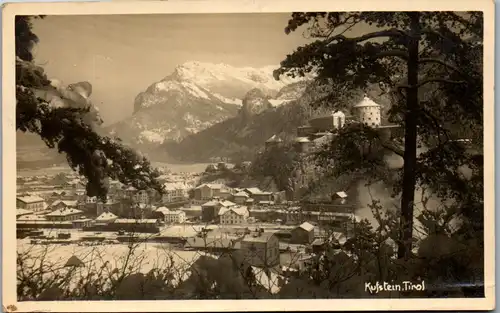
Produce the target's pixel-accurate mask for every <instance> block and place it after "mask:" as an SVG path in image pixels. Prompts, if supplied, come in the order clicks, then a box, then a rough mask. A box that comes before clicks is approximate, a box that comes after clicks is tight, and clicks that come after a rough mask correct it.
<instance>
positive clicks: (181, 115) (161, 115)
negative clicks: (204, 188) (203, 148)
mask: <svg viewBox="0 0 500 313" xmlns="http://www.w3.org/2000/svg"><path fill="white" fill-rule="evenodd" d="M275 69H276V66H266V67H262V68H250V67H244V68H237V67H233V66H230V65H226V64H212V63H202V62H194V61H193V62H187V63H184V64H182V65H179V66H177V67H176V68H175V69H174V71H173V72H172V73H171V74H170V75H168V76H166V77H165V78H164V79H162V80H161V81H158V82H155V83H153V84H152V85H151V86H149V87H148V88H147V89H146V90H145V91H143V92H141V93H140V94H139V95H137V97H136V99H135V102H134V114H133V115H132V116H131V117H129V118H128V119H126V120H124V121H121V122H119V123H117V124H114V125H112V126H110V127H109V129H110V131H111V132H112V134H115V135H117V136H119V137H121V138H122V139H124V141H126V142H129V143H132V144H139V145H143V144H153V145H155V144H156V145H157V144H162V143H164V142H168V141H176V142H178V141H180V140H182V139H183V138H185V137H186V136H187V135H190V134H194V133H197V132H199V131H201V130H204V129H206V128H208V127H210V126H212V125H214V124H217V123H220V122H222V121H224V120H226V119H228V118H230V117H234V116H236V114H237V113H238V111H241V110H249V108H250V107H251V110H250V111H252V112H253V111H255V110H257V111H259V112H260V111H262V110H265V109H268V108H272V107H274V106H278V105H281V104H283V103H285V102H287V101H288V100H290V99H288V98H286V97H285V98H286V99H285V98H280V99H273V97H275V96H276V95H278V94H280V93H281V94H283V91H282V90H283V89H284V88H286V87H287V86H289V85H290V84H292V86H293V85H295V84H297V83H298V82H300V81H301V79H290V78H287V77H283V78H282V79H280V80H279V81H277V80H275V79H274V77H273V71H274V70H275ZM302 80H303V79H302ZM292 89H294V90H295V89H296V88H292ZM251 91H254V92H253V93H254V94H253V93H252V92H251ZM292 98H293V97H292ZM255 101H261V102H262V103H263V106H262V107H261V106H258V105H257V104H256V103H254V102H255ZM273 101H274V102H276V103H275V104H273V103H272V102H273ZM264 102H265V103H264ZM277 102H279V103H277ZM257 107H258V108H257ZM253 113H255V112H253Z"/></svg>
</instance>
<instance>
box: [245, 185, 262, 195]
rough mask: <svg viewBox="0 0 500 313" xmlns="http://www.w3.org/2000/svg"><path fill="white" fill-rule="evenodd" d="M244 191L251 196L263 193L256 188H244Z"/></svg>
mask: <svg viewBox="0 0 500 313" xmlns="http://www.w3.org/2000/svg"><path fill="white" fill-rule="evenodd" d="M245 190H246V191H248V192H249V193H250V194H251V195H254V194H261V193H262V192H263V191H262V190H260V189H259V188H257V187H251V188H245Z"/></svg>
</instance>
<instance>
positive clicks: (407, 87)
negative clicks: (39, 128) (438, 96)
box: [396, 77, 466, 90]
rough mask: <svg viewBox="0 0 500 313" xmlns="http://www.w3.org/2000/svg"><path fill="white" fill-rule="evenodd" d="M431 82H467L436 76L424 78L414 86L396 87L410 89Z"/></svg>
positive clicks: (459, 83) (458, 83) (457, 83)
mask: <svg viewBox="0 0 500 313" xmlns="http://www.w3.org/2000/svg"><path fill="white" fill-rule="evenodd" d="M430 83H443V84H455V85H461V84H465V83H466V82H465V81H463V80H451V79H445V78H438V77H434V78H428V79H424V80H422V81H421V82H420V83H418V84H417V85H413V86H410V85H399V86H397V87H396V88H397V89H398V90H400V89H410V88H420V87H422V86H424V85H427V84H430Z"/></svg>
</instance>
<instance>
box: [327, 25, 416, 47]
mask: <svg viewBox="0 0 500 313" xmlns="http://www.w3.org/2000/svg"><path fill="white" fill-rule="evenodd" d="M401 36H407V34H406V33H405V32H404V31H402V30H399V29H389V30H382V31H378V32H372V33H368V34H364V35H362V36H359V37H353V38H347V37H346V36H344V35H342V34H339V35H335V36H333V37H331V38H329V39H327V40H326V41H325V44H326V45H328V44H330V43H332V42H334V41H337V42H335V44H338V43H342V42H351V43H360V42H363V41H367V40H370V39H375V38H383V37H401Z"/></svg>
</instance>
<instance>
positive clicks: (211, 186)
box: [195, 184, 224, 189]
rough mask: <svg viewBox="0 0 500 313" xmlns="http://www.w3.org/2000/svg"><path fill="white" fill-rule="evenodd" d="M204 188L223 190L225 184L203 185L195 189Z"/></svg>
mask: <svg viewBox="0 0 500 313" xmlns="http://www.w3.org/2000/svg"><path fill="white" fill-rule="evenodd" d="M203 187H208V188H210V189H222V188H223V187H224V185H223V184H202V185H199V186H198V187H196V188H195V189H201V188H203Z"/></svg>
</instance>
